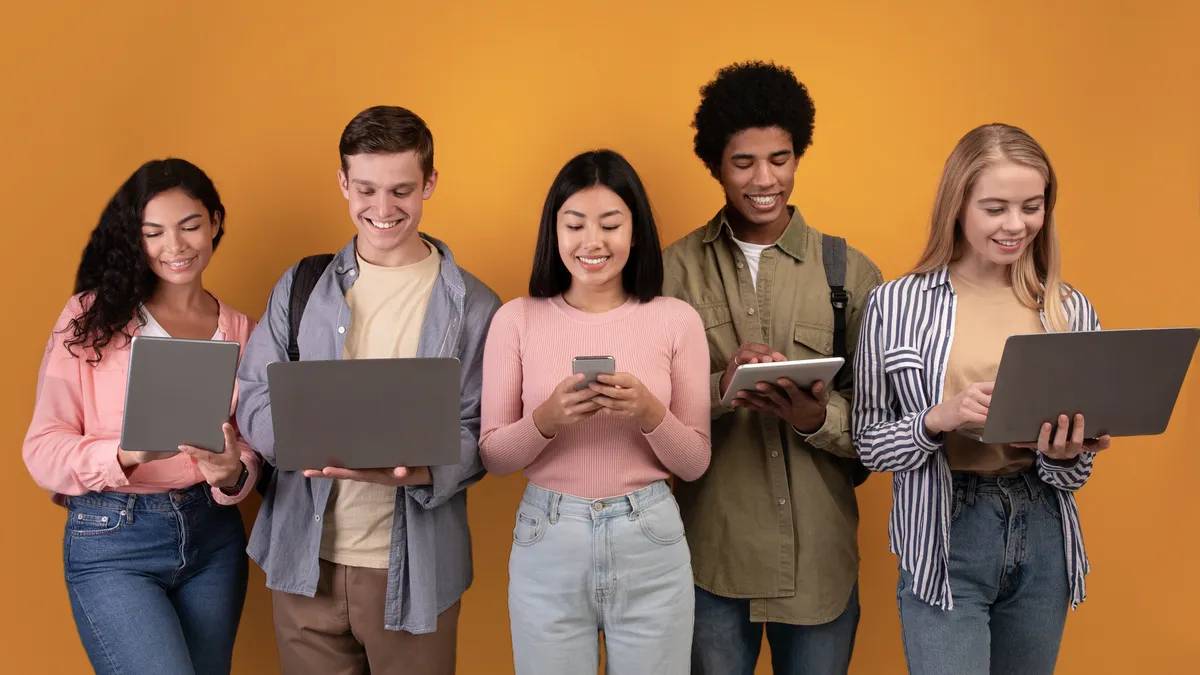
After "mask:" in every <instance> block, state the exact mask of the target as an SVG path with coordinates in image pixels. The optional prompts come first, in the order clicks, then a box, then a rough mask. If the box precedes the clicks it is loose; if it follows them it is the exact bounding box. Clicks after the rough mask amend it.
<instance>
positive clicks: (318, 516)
mask: <svg viewBox="0 0 1200 675" xmlns="http://www.w3.org/2000/svg"><path fill="white" fill-rule="evenodd" d="M313 520H315V521H317V522H320V521H321V516H320V515H315V516H313Z"/></svg>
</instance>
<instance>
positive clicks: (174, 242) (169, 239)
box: [163, 227, 184, 252]
mask: <svg viewBox="0 0 1200 675" xmlns="http://www.w3.org/2000/svg"><path fill="white" fill-rule="evenodd" d="M163 239H165V240H166V244H167V251H168V252H174V251H182V250H183V248H184V242H183V235H182V234H181V233H180V231H179V230H178V229H176V228H173V227H168V228H166V231H165V232H163Z"/></svg>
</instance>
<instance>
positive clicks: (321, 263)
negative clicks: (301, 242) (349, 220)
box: [287, 253, 333, 361]
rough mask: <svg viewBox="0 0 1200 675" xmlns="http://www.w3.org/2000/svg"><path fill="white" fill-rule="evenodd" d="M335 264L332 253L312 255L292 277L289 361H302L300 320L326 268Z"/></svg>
mask: <svg viewBox="0 0 1200 675" xmlns="http://www.w3.org/2000/svg"><path fill="white" fill-rule="evenodd" d="M331 262H333V254H332V253H321V254H318V255H310V256H308V257H307V258H304V259H303V260H301V261H300V262H299V263H297V264H296V275H295V276H293V277H292V293H291V295H290V296H289V297H288V343H287V355H288V360H289V361H299V360H300V344H299V342H298V339H299V338H298V336H299V335H300V319H302V318H303V317H304V308H305V307H307V306H308V298H309V296H311V295H312V292H313V289H314V288H316V287H317V280H318V279H320V278H321V275H322V274H324V273H325V268H327V267H329V263H331Z"/></svg>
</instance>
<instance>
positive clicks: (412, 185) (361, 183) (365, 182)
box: [350, 178, 417, 190]
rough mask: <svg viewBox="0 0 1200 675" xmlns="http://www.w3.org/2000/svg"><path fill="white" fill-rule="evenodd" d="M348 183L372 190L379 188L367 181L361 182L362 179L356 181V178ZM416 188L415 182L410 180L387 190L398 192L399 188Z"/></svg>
mask: <svg viewBox="0 0 1200 675" xmlns="http://www.w3.org/2000/svg"><path fill="white" fill-rule="evenodd" d="M350 182H351V183H354V184H355V185H361V186H363V187H370V188H373V187H379V186H378V185H376V184H374V183H372V182H371V181H369V180H362V179H358V178H356V179H354V180H352V181H350ZM416 186H417V182H416V181H411V180H410V181H405V182H403V183H397V184H395V185H393V186H392V187H390V188H388V189H389V190H399V189H400V188H406V187H416Z"/></svg>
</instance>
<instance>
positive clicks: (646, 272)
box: [529, 150, 663, 302]
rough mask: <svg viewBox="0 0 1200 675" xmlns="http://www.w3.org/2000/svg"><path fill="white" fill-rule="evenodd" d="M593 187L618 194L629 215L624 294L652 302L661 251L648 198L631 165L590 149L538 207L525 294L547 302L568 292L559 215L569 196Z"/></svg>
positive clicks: (658, 289)
mask: <svg viewBox="0 0 1200 675" xmlns="http://www.w3.org/2000/svg"><path fill="white" fill-rule="evenodd" d="M597 186H603V187H606V188H608V189H610V190H612V191H613V192H615V193H617V196H618V197H620V198H621V200H622V201H624V202H625V206H627V207H629V211H630V214H631V215H632V216H633V248H631V249H630V251H629V260H628V261H627V262H626V263H625V268H624V269H623V270H621V281H622V285H623V286H624V287H625V292H626V293H628V294H630V295H632V296H635V297H636V298H637V299H638V300H640V301H642V302H650V301H651V300H653V299H654V298H657V297H658V296H660V295H662V287H663V259H662V248H661V246H660V245H659V240H658V228H657V227H656V226H655V225H654V215H653V214H652V213H651V212H650V198H649V197H647V196H646V188H645V187H643V186H642V180H641V179H640V178H638V175H637V172H636V171H634V170H633V166H631V165H630V164H629V162H628V161H626V159H625V158H624V157H622V156H621V155H620V154H618V153H616V152H614V151H612V150H592V151H589V152H585V153H583V154H581V155H577V156H575V157H574V158H572V159H571V161H569V162H567V164H566V166H564V167H563V168H562V169H561V170H560V171H559V172H558V176H556V177H555V178H554V182H553V183H552V184H551V185H550V193H549V194H548V195H546V204H545V206H544V207H543V208H542V222H541V226H540V228H539V229H538V239H537V248H536V249H535V251H534V254H533V273H532V274H531V275H530V277H529V295H531V296H533V297H535V298H551V297H554V296H556V295H559V294H561V293H564V292H566V290H567V289H568V288H570V287H571V272H570V270H568V269H567V266H566V265H565V264H563V261H562V257H561V256H560V255H559V253H558V210H559V209H561V208H562V205H563V203H564V202H566V201H567V200H568V199H570V198H571V195H573V194H575V193H576V192H579V191H580V190H586V189H588V188H591V187H597Z"/></svg>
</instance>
